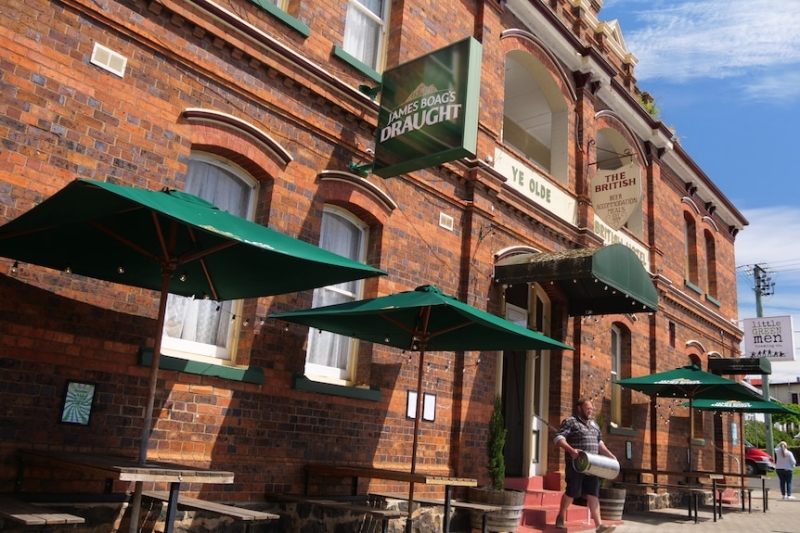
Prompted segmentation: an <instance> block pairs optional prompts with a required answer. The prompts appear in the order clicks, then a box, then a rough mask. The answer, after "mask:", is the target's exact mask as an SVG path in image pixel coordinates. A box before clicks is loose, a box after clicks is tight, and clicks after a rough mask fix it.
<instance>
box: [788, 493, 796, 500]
mask: <svg viewBox="0 0 800 533" xmlns="http://www.w3.org/2000/svg"><path fill="white" fill-rule="evenodd" d="M786 499H787V500H796V499H797V498H795V497H794V496H792V495H791V494H789V495H788V496H787V497H786Z"/></svg>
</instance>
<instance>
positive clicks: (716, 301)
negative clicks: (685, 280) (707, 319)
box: [706, 294, 722, 307]
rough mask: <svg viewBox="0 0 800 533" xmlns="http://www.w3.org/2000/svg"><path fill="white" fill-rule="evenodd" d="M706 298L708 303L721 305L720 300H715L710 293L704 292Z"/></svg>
mask: <svg viewBox="0 0 800 533" xmlns="http://www.w3.org/2000/svg"><path fill="white" fill-rule="evenodd" d="M706 300H708V301H709V302H710V303H712V304H714V305H716V306H717V307H722V302H720V301H719V300H717V299H716V298H714V297H713V296H711V295H710V294H706Z"/></svg>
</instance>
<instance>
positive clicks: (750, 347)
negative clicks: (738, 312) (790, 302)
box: [742, 316, 794, 362]
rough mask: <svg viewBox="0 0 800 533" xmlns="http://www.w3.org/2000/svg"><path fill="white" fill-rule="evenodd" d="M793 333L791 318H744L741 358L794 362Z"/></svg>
mask: <svg viewBox="0 0 800 533" xmlns="http://www.w3.org/2000/svg"><path fill="white" fill-rule="evenodd" d="M793 331H794V330H793V329H792V317H791V316H775V317H761V318H745V319H744V348H745V353H744V354H743V355H742V357H749V358H759V357H766V358H767V359H769V360H770V361H771V362H772V361H776V362H780V361H794V334H793Z"/></svg>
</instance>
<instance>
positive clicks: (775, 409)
mask: <svg viewBox="0 0 800 533" xmlns="http://www.w3.org/2000/svg"><path fill="white" fill-rule="evenodd" d="M750 392H751V393H752V395H753V398H752V399H750V400H741V399H738V400H713V399H697V400H694V402H693V403H692V408H693V409H699V410H701V411H715V412H728V413H739V414H740V415H744V413H771V414H787V415H796V414H797V413H796V412H795V411H792V410H791V409H787V408H786V407H784V406H783V405H781V404H779V403H777V402H772V401H767V400H765V399H763V398H761V397H759V396H757V395H756V394H755V393H753V392H752V391H750ZM684 405H685V406H687V407H688V406H689V403H688V402H687V403H685V404H684ZM739 441H740V442H741V444H742V451H741V456H742V457H741V462H740V463H739V466H740V468H741V469H742V471H741V474H744V473H745V469H746V467H745V460H744V420H742V421H741V422H740V424H739Z"/></svg>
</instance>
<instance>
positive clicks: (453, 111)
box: [372, 37, 482, 178]
mask: <svg viewBox="0 0 800 533" xmlns="http://www.w3.org/2000/svg"><path fill="white" fill-rule="evenodd" d="M481 55H482V47H481V44H480V43H479V42H478V41H476V40H475V39H474V38H472V37H469V38H467V39H464V40H462V41H459V42H457V43H454V44H451V45H449V46H447V47H445V48H442V49H440V50H437V51H435V52H431V53H429V54H427V55H424V56H422V57H419V58H417V59H414V60H412V61H409V62H407V63H404V64H402V65H399V66H397V67H395V68H393V69H389V70H387V71H386V72H385V73H384V74H383V82H382V84H381V100H380V102H381V107H380V114H379V115H378V132H377V135H376V138H375V162H374V165H373V168H372V171H373V172H374V173H375V174H376V175H378V176H380V177H382V178H390V177H392V176H397V175H399V174H404V173H406V172H413V171H414V170H419V169H421V168H427V167H432V166H435V165H439V164H441V163H445V162H447V161H453V160H454V159H459V158H462V157H474V156H475V152H476V149H477V143H478V102H479V100H480V74H481Z"/></svg>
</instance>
